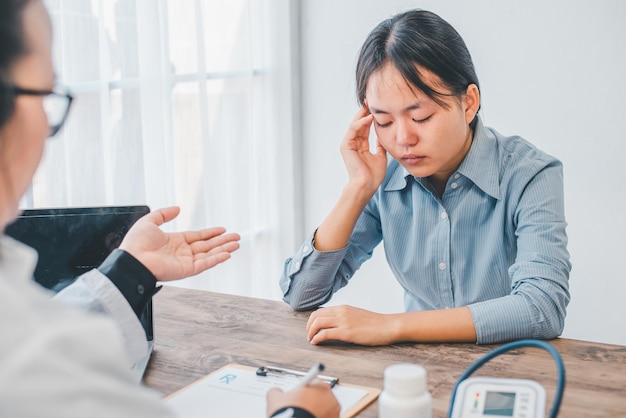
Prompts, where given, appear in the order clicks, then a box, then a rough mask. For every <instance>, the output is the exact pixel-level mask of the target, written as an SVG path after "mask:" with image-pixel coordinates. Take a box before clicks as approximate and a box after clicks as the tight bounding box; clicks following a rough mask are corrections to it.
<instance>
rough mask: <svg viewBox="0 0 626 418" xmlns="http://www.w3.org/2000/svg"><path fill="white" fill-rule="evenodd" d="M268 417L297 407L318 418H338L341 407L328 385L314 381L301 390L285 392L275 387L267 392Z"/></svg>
mask: <svg viewBox="0 0 626 418" xmlns="http://www.w3.org/2000/svg"><path fill="white" fill-rule="evenodd" d="M266 397H267V416H268V417H271V416H272V415H273V414H274V413H276V411H278V410H280V409H282V408H289V407H297V408H301V409H304V410H305V411H307V412H309V413H311V414H313V416H315V417H316V418H338V417H339V412H341V406H340V405H339V402H337V398H335V395H334V394H333V392H332V390H331V387H330V385H329V384H328V383H325V382H322V381H320V380H314V381H313V383H311V384H309V385H306V386H304V387H301V388H296V389H292V390H290V391H287V392H283V390H282V389H280V388H277V387H274V388H271V389H270V390H269V391H268V392H267V396H266Z"/></svg>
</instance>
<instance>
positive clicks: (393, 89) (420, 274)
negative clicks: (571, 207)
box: [280, 10, 571, 345]
mask: <svg viewBox="0 0 626 418" xmlns="http://www.w3.org/2000/svg"><path fill="white" fill-rule="evenodd" d="M356 79H357V80H356V81H357V94H358V100H359V103H360V105H361V107H360V109H359V111H358V112H357V114H356V116H355V117H354V119H353V120H352V123H351V125H350V128H349V130H348V132H347V133H346V135H345V137H344V139H343V142H342V144H341V154H342V157H343V160H344V163H345V165H346V167H347V169H348V173H349V180H348V183H347V184H346V185H345V187H344V189H343V191H342V193H341V196H340V197H339V200H338V201H337V203H336V205H335V206H334V208H333V209H332V211H331V212H330V214H329V215H328V217H327V218H326V219H325V220H324V221H323V222H322V224H321V225H320V226H319V227H318V228H317V229H316V231H315V232H314V233H312V234H311V235H310V236H309V237H308V238H307V240H306V241H305V243H304V244H303V245H302V246H301V248H300V249H299V251H298V252H297V253H296V254H295V255H294V256H293V257H290V258H289V259H288V260H287V261H286V263H285V267H284V271H283V275H282V277H281V280H280V285H281V289H282V291H283V294H284V300H285V301H286V302H288V303H289V304H290V305H291V306H292V307H293V308H294V309H298V310H308V309H313V308H317V307H319V306H320V305H322V304H324V303H326V302H328V301H329V300H330V299H331V297H332V295H333V294H334V292H336V291H337V290H339V289H340V288H342V287H343V286H345V285H346V284H348V281H349V280H350V279H351V277H352V276H353V275H354V273H355V272H356V270H357V269H358V268H359V267H360V265H361V264H362V263H363V262H365V261H366V260H368V259H369V258H370V257H371V255H372V252H373V250H374V248H375V247H376V246H377V245H378V244H379V243H380V242H381V241H382V242H383V245H384V248H385V254H386V257H387V261H388V263H389V266H390V268H391V270H392V271H393V273H394V275H395V277H396V279H397V280H398V282H399V283H400V285H401V286H402V287H403V289H404V294H405V296H404V301H405V311H406V312H404V313H399V314H378V313H374V312H370V311H366V310H363V309H359V308H357V307H352V306H337V307H326V308H321V309H318V310H316V311H315V312H313V313H312V314H311V316H310V319H309V321H308V324H307V333H308V338H309V340H310V341H311V343H312V344H319V343H321V342H324V341H330V340H335V341H345V342H351V343H356V344H365V345H384V344H392V343H394V342H400V341H417V342H433V341H439V342H442V341H445V342H454V341H458V342H461V341H462V342H477V343H481V344H484V343H497V342H503V341H508V340H513V339H519V338H542V339H550V338H555V337H557V336H559V335H560V334H561V332H562V330H563V325H564V319H565V309H566V306H567V304H568V302H569V291H568V278H569V272H570V269H571V264H570V261H569V253H568V251H567V235H566V231H565V229H566V221H565V218H564V208H563V173H562V165H561V163H560V161H558V160H557V159H555V158H554V157H552V156H550V155H547V154H546V153H544V152H542V151H540V150H538V149H537V148H536V147H534V146H533V145H532V144H530V143H529V142H527V141H525V140H524V139H522V138H520V137H515V136H513V137H505V136H503V135H501V134H500V133H498V132H497V131H495V130H493V129H490V128H487V127H485V126H483V124H482V122H481V120H480V118H479V116H478V111H479V109H480V89H479V84H478V78H477V76H476V73H475V71H474V66H473V63H472V59H471V56H470V54H469V51H468V50H467V47H466V46H465V43H464V42H463V40H462V38H461V37H460V35H459V34H458V33H457V32H456V30H455V29H454V28H453V27H452V26H450V25H449V24H448V23H447V22H446V21H444V20H443V19H441V18H440V17H439V16H437V15H435V14H433V13H430V12H427V11H423V10H412V11H408V12H404V13H401V14H398V15H396V16H394V17H392V18H390V19H388V20H385V21H383V22H381V23H380V24H379V25H378V26H377V27H376V28H375V29H374V30H373V31H372V32H371V33H370V34H369V36H368V38H367V39H366V41H365V43H364V45H363V47H362V49H361V52H360V55H359V59H358V63H357V69H356ZM372 124H373V125H374V128H375V131H376V135H377V145H376V148H377V149H376V152H375V153H372V152H371V151H370V146H369V142H368V137H369V132H370V127H371V125H372ZM387 154H388V155H389V156H390V157H391V158H389V160H388V158H387Z"/></svg>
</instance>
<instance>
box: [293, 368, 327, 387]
mask: <svg viewBox="0 0 626 418" xmlns="http://www.w3.org/2000/svg"><path fill="white" fill-rule="evenodd" d="M322 370H324V365H323V364H322V363H320V362H317V363H315V364H314V365H313V367H311V368H310V369H309V371H308V372H307V374H306V375H305V376H304V377H303V378H302V379H301V380H300V381H299V382H298V384H297V385H296V386H295V387H294V389H299V388H302V387H305V386H306V385H308V384H309V383H311V382H312V381H313V379H315V378H316V377H317V375H318V373H319V372H321V371H322Z"/></svg>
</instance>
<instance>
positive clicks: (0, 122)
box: [0, 0, 31, 128]
mask: <svg viewBox="0 0 626 418" xmlns="http://www.w3.org/2000/svg"><path fill="white" fill-rule="evenodd" d="M30 1H31V0H0V128H1V127H2V126H4V124H5V123H6V122H7V120H9V118H10V117H11V115H12V113H13V107H14V100H15V96H14V95H13V92H12V89H11V74H10V72H11V68H12V66H13V64H14V63H15V61H16V60H17V59H18V58H20V57H21V56H22V55H24V54H26V52H27V48H28V47H27V45H26V37H25V35H24V27H23V26H24V25H23V18H22V13H23V11H24V8H25V7H26V5H27V4H28V3H29V2H30Z"/></svg>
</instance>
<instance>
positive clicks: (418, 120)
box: [413, 115, 433, 123]
mask: <svg viewBox="0 0 626 418" xmlns="http://www.w3.org/2000/svg"><path fill="white" fill-rule="evenodd" d="M432 117H433V115H430V116H428V117H426V118H424V119H413V122H415V123H426V122H428V120H429V119H430V118H432Z"/></svg>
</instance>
